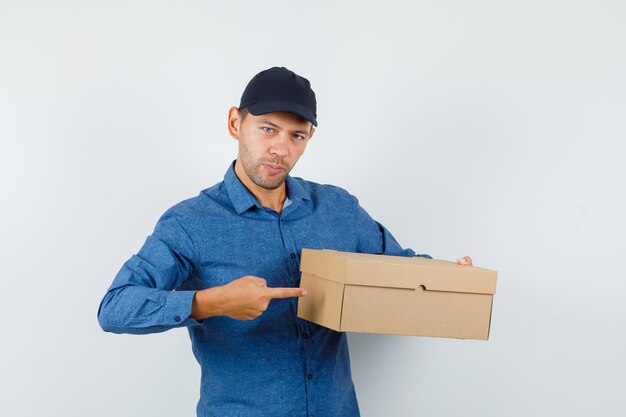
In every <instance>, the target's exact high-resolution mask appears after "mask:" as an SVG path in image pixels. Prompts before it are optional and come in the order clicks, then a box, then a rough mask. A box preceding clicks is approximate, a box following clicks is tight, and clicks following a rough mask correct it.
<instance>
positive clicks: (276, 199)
mask: <svg viewBox="0 0 626 417" xmlns="http://www.w3.org/2000/svg"><path fill="white" fill-rule="evenodd" d="M235 174H236V175H237V178H239V180H240V181H241V183H242V184H243V185H244V186H245V187H246V188H247V189H248V191H250V193H251V194H252V195H253V196H254V198H256V200H257V201H258V202H259V204H260V205H262V206H263V207H268V208H271V209H272V210H274V211H276V212H278V213H280V212H281V211H282V210H283V204H284V202H285V198H286V197H287V187H286V185H285V182H283V183H282V184H281V185H280V186H279V187H278V188H275V189H273V190H268V189H266V188H263V187H259V186H258V185H256V184H255V183H253V182H252V180H251V179H250V178H249V177H248V175H247V174H246V172H245V170H244V169H243V166H242V165H241V162H239V160H237V161H236V162H235Z"/></svg>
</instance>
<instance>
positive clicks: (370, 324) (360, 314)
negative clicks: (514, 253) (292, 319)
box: [298, 249, 497, 340]
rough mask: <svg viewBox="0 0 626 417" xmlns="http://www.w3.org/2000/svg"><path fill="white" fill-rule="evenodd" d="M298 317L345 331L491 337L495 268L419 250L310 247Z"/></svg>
mask: <svg viewBox="0 0 626 417" xmlns="http://www.w3.org/2000/svg"><path fill="white" fill-rule="evenodd" d="M300 271H301V272H302V279H301V283H300V287H302V288H306V289H307V290H308V292H309V293H308V295H307V296H306V297H302V298H300V299H299V300H298V317H300V318H303V319H305V320H309V321H312V322H314V323H317V324H319V325H322V326H325V327H328V328H330V329H333V330H337V331H342V332H364V333H382V334H398V335H414V336H434V337H450V338H459V339H480V340H487V339H488V338H489V328H490V324H491V306H492V301H493V294H495V292H496V275H497V272H496V271H491V270H488V269H483V268H477V267H473V266H465V265H457V264H456V263H455V262H450V261H442V260H435V259H427V258H420V257H413V258H407V257H401V256H384V255H370V254H363V253H349V252H338V251H334V250H326V249H325V250H313V249H303V250H302V258H301V263H300Z"/></svg>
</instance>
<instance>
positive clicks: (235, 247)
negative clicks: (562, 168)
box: [98, 67, 471, 417]
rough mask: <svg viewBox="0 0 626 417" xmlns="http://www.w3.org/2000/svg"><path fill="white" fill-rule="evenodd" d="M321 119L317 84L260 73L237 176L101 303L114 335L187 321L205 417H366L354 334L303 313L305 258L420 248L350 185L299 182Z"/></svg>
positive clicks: (233, 169)
mask: <svg viewBox="0 0 626 417" xmlns="http://www.w3.org/2000/svg"><path fill="white" fill-rule="evenodd" d="M316 117H317V115H316V100H315V94H314V92H313V90H312V89H311V87H310V84H309V82H308V80H306V79H305V78H303V77H301V76H299V75H297V74H295V73H293V72H292V71H289V70H288V69H286V68H282V67H281V68H278V67H273V68H270V69H268V70H265V71H262V72H260V73H259V74H257V75H256V76H255V77H254V78H253V79H252V80H251V81H250V83H249V84H248V86H247V87H246V89H245V91H244V93H243V95H242V97H241V103H240V105H239V108H236V107H232V108H231V109H230V110H229V112H228V131H229V133H230V135H231V136H232V137H233V138H234V139H235V140H237V141H239V154H238V156H237V159H236V160H235V161H233V162H232V163H231V165H230V167H229V168H228V170H227V172H226V175H225V176H224V180H223V181H222V182H220V183H218V184H215V185H214V186H212V187H210V188H207V189H205V190H203V191H201V192H200V193H199V195H198V196H197V197H194V198H190V199H188V200H185V201H182V202H180V203H178V204H176V205H174V206H173V207H171V208H170V209H169V210H167V211H166V212H165V213H164V214H163V216H162V217H161V218H160V219H159V221H158V222H157V224H156V227H155V229H154V232H153V233H152V234H151V235H150V236H148V238H147V239H146V242H145V243H144V245H143V247H142V248H141V249H140V250H139V252H138V253H137V254H136V255H133V256H132V257H131V258H130V259H129V260H128V261H126V263H124V265H123V266H122V268H121V270H120V271H119V272H118V274H117V276H116V277H115V279H114V281H113V284H112V285H111V287H110V288H109V290H108V292H107V293H106V295H105V296H104V298H103V300H102V302H101V304H100V308H99V310H98V320H99V322H100V325H101V327H102V328H103V329H104V330H105V331H109V332H114V333H136V334H142V333H155V332H162V331H165V330H168V329H171V328H175V327H183V326H184V327H187V329H188V331H189V335H190V337H191V341H192V346H193V352H194V354H195V357H196V359H197V360H198V363H199V364H200V366H201V371H202V378H201V396H200V400H199V402H198V405H197V415H198V416H199V417H208V416H239V417H245V416H259V417H270V416H276V417H285V416H289V417H313V416H317V417H325V416H328V417H337V416H348V417H352V416H358V415H359V409H358V405H357V399H356V395H355V391H354V386H353V383H352V378H351V375H350V360H349V356H348V345H347V339H346V335H345V333H339V332H335V331H333V330H330V329H327V328H324V327H321V326H318V325H316V324H314V323H311V322H308V321H305V320H302V319H299V318H297V317H296V308H297V299H298V297H304V296H306V295H307V293H306V289H301V288H298V287H299V284H300V272H299V264H300V253H301V250H302V248H313V249H322V248H325V249H335V250H340V251H349V252H366V253H376V254H385V255H397V256H416V254H415V252H413V251H412V250H411V249H403V248H402V247H401V246H400V245H399V244H398V242H396V240H395V239H394V237H393V236H392V235H391V234H390V233H389V231H388V230H387V229H386V228H385V227H383V226H382V225H381V224H380V223H378V222H376V221H375V220H373V219H372V218H371V217H370V216H369V215H368V214H367V212H366V211H365V210H363V208H361V207H360V206H359V203H358V201H357V199H356V198H355V197H354V196H352V195H350V194H349V193H348V192H346V191H345V190H343V189H341V188H339V187H335V186H331V185H320V184H317V183H314V182H310V181H305V180H303V179H301V178H296V177H291V176H289V172H290V171H291V169H292V168H293V167H294V165H295V164H296V162H297V161H298V159H299V158H300V156H301V155H302V154H303V153H304V150H305V148H306V146H307V145H308V143H309V141H310V140H311V138H312V137H313V134H314V132H315V126H317V120H316ZM417 256H420V255H417ZM423 256H428V255H423ZM458 262H459V263H466V264H471V259H469V257H465V258H463V259H460V260H459V261H458Z"/></svg>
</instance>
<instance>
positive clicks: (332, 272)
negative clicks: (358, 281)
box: [300, 249, 347, 283]
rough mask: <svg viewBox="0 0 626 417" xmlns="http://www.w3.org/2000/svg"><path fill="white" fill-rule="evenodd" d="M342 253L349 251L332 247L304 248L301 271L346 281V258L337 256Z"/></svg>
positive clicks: (342, 281) (333, 279)
mask: <svg viewBox="0 0 626 417" xmlns="http://www.w3.org/2000/svg"><path fill="white" fill-rule="evenodd" d="M341 253H347V252H338V251H336V250H330V249H322V250H316V249H302V256H301V258H300V259H301V261H300V271H301V272H306V273H307V274H311V275H315V276H317V277H320V278H326V279H330V280H332V281H337V282H341V283H344V282H345V280H346V259H345V258H344V257H342V256H337V255H339V254H341Z"/></svg>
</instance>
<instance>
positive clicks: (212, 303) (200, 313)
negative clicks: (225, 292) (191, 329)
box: [191, 287, 224, 320]
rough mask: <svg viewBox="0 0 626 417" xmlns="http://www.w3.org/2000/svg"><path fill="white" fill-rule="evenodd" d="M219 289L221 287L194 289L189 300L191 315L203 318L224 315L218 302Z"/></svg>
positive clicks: (197, 318)
mask: <svg viewBox="0 0 626 417" xmlns="http://www.w3.org/2000/svg"><path fill="white" fill-rule="evenodd" d="M221 290H222V287H213V288H207V289H205V290H199V291H196V293H195V294H194V296H193V301H192V302H191V317H193V318H194V319H196V320H203V319H206V318H209V317H213V316H222V315H224V314H223V312H222V311H221V305H220V304H221V303H220V302H219V300H220V293H221Z"/></svg>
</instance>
